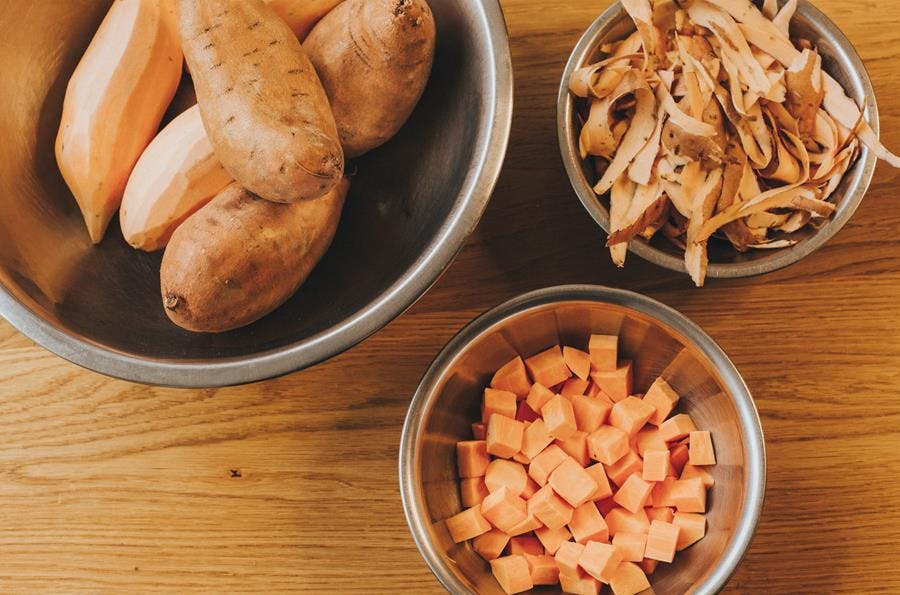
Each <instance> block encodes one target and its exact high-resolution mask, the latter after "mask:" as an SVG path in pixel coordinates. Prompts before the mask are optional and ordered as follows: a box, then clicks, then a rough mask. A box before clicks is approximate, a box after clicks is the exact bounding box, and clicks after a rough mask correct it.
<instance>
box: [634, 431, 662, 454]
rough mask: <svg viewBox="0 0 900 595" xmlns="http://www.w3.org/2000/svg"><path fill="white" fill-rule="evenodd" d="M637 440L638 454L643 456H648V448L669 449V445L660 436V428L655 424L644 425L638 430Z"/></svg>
mask: <svg viewBox="0 0 900 595" xmlns="http://www.w3.org/2000/svg"><path fill="white" fill-rule="evenodd" d="M635 442H636V446H637V451H638V454H639V455H641V456H642V457H643V456H646V454H647V451H648V450H665V451H667V452H668V450H669V445H668V444H666V441H665V440H663V439H662V438H660V436H659V430H658V429H657V428H654V427H653V426H644V427H643V428H641V429H640V430H638V433H637V436H636V440H635Z"/></svg>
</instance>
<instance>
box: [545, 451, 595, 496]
mask: <svg viewBox="0 0 900 595" xmlns="http://www.w3.org/2000/svg"><path fill="white" fill-rule="evenodd" d="M547 483H548V484H549V485H550V486H551V487H552V488H553V491H554V492H556V493H557V494H559V495H560V497H562V499H563V500H565V501H566V502H568V503H569V504H570V505H571V506H573V507H578V506H581V505H582V504H584V503H585V502H587V500H588V498H590V497H591V495H592V494H593V493H594V492H595V491H597V482H595V481H594V478H593V477H591V475H590V474H589V473H588V472H587V471H585V470H584V467H582V466H581V465H580V464H579V463H578V461H576V460H575V459H573V458H572V457H567V458H566V460H565V461H563V462H562V463H560V464H559V466H558V467H557V468H556V469H554V470H553V473H551V474H550V479H549V480H548V482H547Z"/></svg>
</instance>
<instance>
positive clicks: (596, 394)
mask: <svg viewBox="0 0 900 595" xmlns="http://www.w3.org/2000/svg"><path fill="white" fill-rule="evenodd" d="M584 394H585V396H588V397H591V398H593V399H602V400H606V401H609V404H610V406H612V399H610V398H609V397H607V396H606V395H604V394H603V391H602V390H600V387H599V386H597V383H596V382H594V381H593V380H591V382H590V384H588V387H587V391H585V393H584Z"/></svg>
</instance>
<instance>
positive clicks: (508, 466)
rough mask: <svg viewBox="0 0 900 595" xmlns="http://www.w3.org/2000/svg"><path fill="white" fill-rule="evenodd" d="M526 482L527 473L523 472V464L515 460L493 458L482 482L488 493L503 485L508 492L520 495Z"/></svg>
mask: <svg viewBox="0 0 900 595" xmlns="http://www.w3.org/2000/svg"><path fill="white" fill-rule="evenodd" d="M527 483H528V473H526V472H525V466H524V465H521V464H519V463H516V462H515V461H507V460H505V459H494V460H493V461H491V464H490V465H488V468H487V471H486V472H485V474H484V484H485V485H486V486H487V489H488V492H490V493H494V492H496V491H497V490H499V489H500V488H503V487H505V488H508V489H509V491H510V493H512V494H515V495H516V496H521V495H522V492H523V491H525V485H526V484H527Z"/></svg>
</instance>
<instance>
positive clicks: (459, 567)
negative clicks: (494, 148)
mask: <svg viewBox="0 0 900 595" xmlns="http://www.w3.org/2000/svg"><path fill="white" fill-rule="evenodd" d="M591 333H601V334H618V335H619V337H620V347H619V349H620V352H622V353H624V354H625V357H628V358H632V359H634V360H635V378H634V382H635V390H636V392H644V391H645V390H646V389H647V388H648V387H649V385H650V384H651V383H652V382H653V380H655V379H656V378H657V377H658V376H660V375H662V376H663V377H664V378H666V380H668V381H669V383H670V384H671V385H672V386H673V387H674V388H675V389H676V390H677V391H678V393H679V394H680V395H681V400H680V402H679V406H678V407H679V411H682V412H686V413H689V414H690V415H691V417H692V418H693V419H694V420H695V421H696V422H697V425H698V427H701V428H703V429H707V430H711V431H712V435H713V440H714V442H715V447H716V458H717V460H718V464H717V465H716V466H715V467H712V474H713V476H714V478H715V481H716V484H715V487H714V488H713V489H712V490H711V491H710V494H709V501H708V503H709V507H708V514H707V535H706V537H705V538H704V539H703V540H701V541H700V542H698V543H697V544H695V545H693V546H691V547H690V548H688V549H687V550H685V551H683V552H680V553H679V554H678V557H677V558H676V560H675V562H674V563H673V564H660V565H659V567H657V570H656V572H655V573H654V574H653V576H652V577H651V583H652V585H653V591H654V592H655V593H657V595H669V594H673V595H681V594H682V593H687V592H691V593H699V594H707V593H715V592H716V591H718V590H719V589H721V588H722V587H723V586H724V585H725V583H726V582H727V580H728V578H729V577H730V576H731V574H732V573H733V572H734V569H735V568H736V567H737V565H738V563H739V562H740V560H741V558H742V557H743V555H744V552H745V551H746V549H747V546H748V545H749V543H750V539H751V537H752V536H753V532H754V531H755V529H756V523H757V521H758V519H759V514H760V510H761V509H762V504H763V496H764V494H765V487H766V454H765V443H764V440H763V434H762V427H761V425H760V422H759V417H758V415H757V413H756V407H755V406H754V404H753V399H752V398H751V397H750V393H749V391H748V390H747V387H746V385H745V384H744V381H743V380H742V379H741V376H740V374H739V373H738V371H737V370H736V369H735V367H734V365H733V364H732V363H731V361H729V359H728V357H727V356H726V355H725V354H724V353H723V352H722V350H721V349H720V348H719V347H718V346H717V345H716V344H715V343H714V342H713V340H712V339H710V337H709V336H708V335H707V334H706V333H704V332H703V331H702V330H701V329H700V328H699V327H697V326H696V325H695V324H693V323H692V322H690V321H689V320H688V319H687V318H685V317H684V316H682V315H681V314H679V313H678V312H676V311H675V310H673V309H671V308H668V307H666V306H664V305H662V304H660V303H659V302H656V301H654V300H651V299H649V298H647V297H643V296H640V295H638V294H636V293H632V292H629V291H622V290H617V289H608V288H604V287H592V286H583V285H578V286H567V287H555V288H550V289H544V290H541V291H536V292H534V293H529V294H527V295H524V296H521V297H518V298H515V299H513V300H512V301H509V302H507V303H505V304H503V305H502V306H499V307H497V308H496V309H494V310H491V311H490V312H488V313H487V314H485V315H483V316H481V317H480V318H478V319H477V320H475V321H474V322H472V323H471V324H469V325H468V326H467V327H466V328H465V329H463V330H462V332H460V333H459V334H458V335H457V336H456V337H454V338H453V339H452V340H451V341H450V343H449V344H448V345H447V346H446V347H445V348H444V349H443V351H441V353H440V354H439V355H438V356H437V359H435V361H434V363H432V365H431V367H430V368H429V369H428V371H427V372H426V373H425V376H424V378H423V379H422V382H421V384H420V385H419V389H418V390H417V391H416V394H415V396H414V397H413V400H412V404H411V405H410V408H409V413H408V415H407V417H406V424H405V425H404V427H403V435H402V438H401V441H400V493H401V495H402V497H403V506H404V509H405V511H406V518H407V521H408V522H409V527H410V530H411V531H412V535H413V538H414V539H415V541H416V544H417V545H418V546H419V550H420V551H421V552H422V555H423V556H424V558H425V561H426V562H427V563H428V565H429V567H430V568H431V570H432V571H433V572H434V574H435V576H437V578H438V579H439V580H440V581H441V583H442V584H443V585H444V586H445V587H446V588H447V590H448V591H450V592H451V593H454V594H457V593H478V594H480V595H494V594H497V595H500V594H502V593H503V591H502V590H501V589H500V586H499V585H498V584H497V583H496V582H495V581H494V579H493V577H492V576H491V572H490V567H489V566H488V564H487V563H486V562H485V561H484V560H482V559H481V558H480V557H479V556H478V554H476V553H475V551H474V550H473V549H472V548H471V546H470V545H468V544H466V543H462V544H454V543H453V540H452V539H451V538H450V535H449V533H448V532H447V530H446V528H445V527H444V519H446V518H448V517H450V516H452V515H454V514H456V513H458V512H460V510H462V503H461V501H460V495H459V483H458V479H457V474H456V448H455V445H456V442H457V441H459V440H470V439H471V434H470V432H471V429H470V424H471V422H472V420H474V419H477V418H479V417H480V403H481V395H482V390H483V388H484V387H485V386H486V385H487V383H488V382H489V381H490V378H491V375H492V373H493V371H494V370H496V369H497V368H499V367H500V366H501V365H503V364H504V363H506V362H507V361H509V360H510V359H512V358H513V357H515V356H516V355H522V356H528V355H533V354H535V353H538V352H540V351H542V350H544V349H545V348H547V347H551V346H552V345H555V344H557V343H560V342H562V343H563V344H568V345H573V346H576V347H581V348H585V347H586V342H587V338H588V336H589V335H590V334H591ZM539 592H541V593H545V592H546V593H554V592H557V593H558V592H559V590H558V589H557V590H555V591H554V590H549V589H548V590H543V589H542V590H540V591H539Z"/></svg>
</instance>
